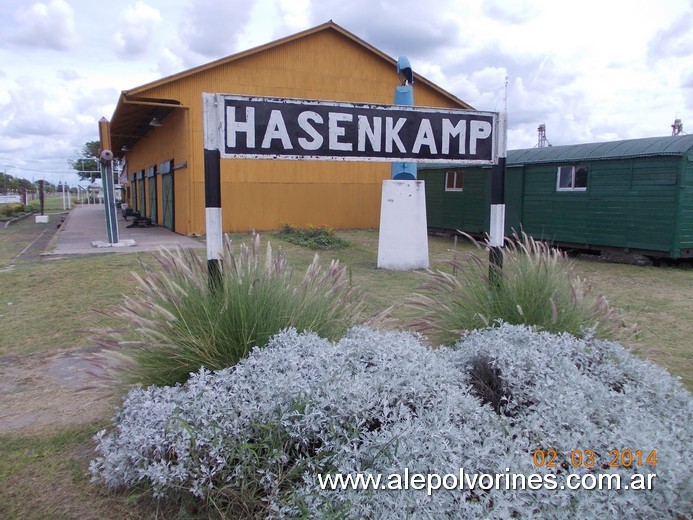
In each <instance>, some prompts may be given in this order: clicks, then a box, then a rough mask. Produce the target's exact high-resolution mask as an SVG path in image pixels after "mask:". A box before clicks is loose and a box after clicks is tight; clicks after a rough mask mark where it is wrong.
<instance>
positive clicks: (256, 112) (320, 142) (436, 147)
mask: <svg viewBox="0 0 693 520" xmlns="http://www.w3.org/2000/svg"><path fill="white" fill-rule="evenodd" d="M203 103H204V118H205V127H206V128H209V129H212V128H213V129H216V131H212V133H213V134H216V135H206V136H205V141H206V145H205V148H206V149H210V148H211V149H217V150H219V153H220V156H221V158H247V159H298V160H333V161H386V162H401V161H413V162H422V163H423V162H427V163H435V162H440V163H457V164H495V163H497V162H498V149H499V147H498V142H497V141H498V114H497V113H495V112H477V111H471V110H461V109H454V110H453V109H444V108H430V107H418V106H415V107H407V106H401V105H373V104H358V103H338V102H330V101H311V100H301V99H286V98H269V97H248V96H235V95H227V94H204V95H203ZM208 145H211V146H208Z"/></svg>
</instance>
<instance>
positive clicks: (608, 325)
mask: <svg viewBox="0 0 693 520" xmlns="http://www.w3.org/2000/svg"><path fill="white" fill-rule="evenodd" d="M470 238H471V237H470ZM472 240H473V239H472ZM475 243H476V245H477V246H479V248H480V249H485V251H486V253H488V251H489V247H488V244H487V243H485V244H479V243H477V242H475ZM466 256H467V261H463V259H461V258H460V256H459V255H456V256H455V258H453V260H451V261H450V262H449V265H450V266H451V267H452V273H448V272H443V271H440V270H438V271H429V272H428V273H427V278H428V281H427V283H425V284H424V285H422V286H421V287H419V289H418V291H419V292H417V293H415V294H414V295H413V296H412V298H410V299H409V300H408V301H407V306H409V307H413V308H414V309H416V310H417V311H419V312H420V311H423V314H422V315H420V316H419V317H418V318H414V319H413V320H412V321H411V322H410V324H409V325H410V326H411V327H413V328H414V329H415V330H418V331H420V332H424V333H426V334H429V335H431V336H432V339H435V340H436V341H439V342H440V343H444V344H450V343H453V342H455V341H456V340H457V339H458V338H459V335H460V333H462V332H463V331H466V330H472V329H481V328H485V327H490V326H494V325H495V324H497V323H498V322H500V321H502V322H506V323H511V324H514V325H529V326H533V327H535V328H536V329H538V330H545V331H548V332H553V333H562V332H567V333H570V334H573V335H575V336H583V335H585V334H586V333H588V332H589V331H591V333H593V334H595V335H596V336H598V337H602V338H613V337H614V336H615V335H616V334H617V332H618V331H622V330H625V328H624V327H623V323H622V321H621V319H620V317H619V313H618V312H617V311H616V310H614V309H612V308H611V307H610V306H609V304H608V303H607V301H606V299H605V298H604V297H603V296H601V295H600V296H596V295H594V294H593V293H592V289H591V286H590V285H589V284H588V283H586V282H585V280H583V279H581V278H580V277H579V276H577V275H576V274H575V272H574V266H573V262H572V261H571V260H570V259H569V258H568V257H567V256H566V255H565V254H564V253H563V252H561V251H560V250H558V249H555V248H552V247H550V246H549V245H547V244H546V243H544V242H541V241H538V240H534V239H533V238H531V237H529V236H527V235H526V234H522V235H515V236H514V239H513V240H510V241H509V242H508V243H507V245H506V247H504V255H503V268H502V270H495V271H494V270H490V269H489V263H488V261H487V260H486V258H487V257H488V254H487V255H486V258H481V257H479V256H478V255H476V254H474V253H468V254H467V255H466ZM494 269H495V268H494ZM493 274H495V276H493ZM490 275H491V276H490Z"/></svg>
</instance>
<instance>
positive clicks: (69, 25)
mask: <svg viewBox="0 0 693 520" xmlns="http://www.w3.org/2000/svg"><path fill="white" fill-rule="evenodd" d="M15 19H16V21H17V23H18V27H16V28H15V29H13V30H11V31H10V33H9V38H8V39H9V40H10V41H12V42H14V43H17V44H20V45H23V46H27V47H37V48H43V49H53V50H59V51H64V50H70V49H73V48H74V47H75V46H77V45H78V44H79V42H80V37H79V33H78V31H77V28H76V24H75V12H74V10H73V9H72V7H71V6H70V4H68V3H67V2H65V1H64V0H50V1H49V2H46V3H43V2H36V3H35V4H33V5H31V7H29V8H25V9H21V10H18V11H17V12H16V14H15Z"/></svg>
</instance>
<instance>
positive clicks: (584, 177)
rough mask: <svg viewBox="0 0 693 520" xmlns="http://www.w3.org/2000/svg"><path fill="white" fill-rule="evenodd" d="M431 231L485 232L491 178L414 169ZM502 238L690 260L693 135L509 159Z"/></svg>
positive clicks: (476, 171) (480, 171)
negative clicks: (520, 235) (523, 235)
mask: <svg viewBox="0 0 693 520" xmlns="http://www.w3.org/2000/svg"><path fill="white" fill-rule="evenodd" d="M418 170H419V172H418V178H419V179H421V180H424V181H426V205H427V216H428V226H429V227H430V228H436V229H446V230H457V229H459V230H461V231H465V232H467V233H470V234H483V233H485V232H487V231H488V226H489V205H490V168H488V167H478V166H474V167H458V166H456V165H454V164H448V165H442V166H441V165H435V164H428V165H424V164H420V165H419V168H418ZM505 200H506V222H505V224H506V226H505V230H506V234H511V233H512V231H513V230H520V229H522V230H524V231H525V232H527V233H528V234H529V235H531V236H533V237H535V238H540V239H544V240H549V241H552V242H553V243H555V244H556V245H559V246H563V247H571V248H579V249H591V250H606V251H608V250H612V251H613V250H617V251H625V252H633V253H639V254H644V255H648V256H652V257H667V258H674V259H676V258H691V257H693V135H679V136H669V137H652V138H646V139H631V140H626V141H613V142H605V143H589V144H580V145H570V146H552V147H547V148H530V149H523V150H509V151H508V158H507V168H506V176H505Z"/></svg>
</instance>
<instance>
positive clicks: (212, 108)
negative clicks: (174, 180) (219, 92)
mask: <svg viewBox="0 0 693 520" xmlns="http://www.w3.org/2000/svg"><path fill="white" fill-rule="evenodd" d="M202 107H203V110H202V114H203V140H204V176H205V228H206V235H207V269H208V272H209V285H210V287H211V288H215V287H217V286H218V285H219V284H220V283H221V276H222V272H221V267H222V266H221V259H222V254H223V247H224V237H223V232H222V215H221V152H220V150H219V146H220V144H221V143H220V135H221V128H222V127H221V124H222V122H223V120H224V119H223V114H220V113H219V111H220V109H221V107H223V103H219V100H218V96H216V95H214V94H207V93H203V94H202ZM222 142H223V141H222Z"/></svg>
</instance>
